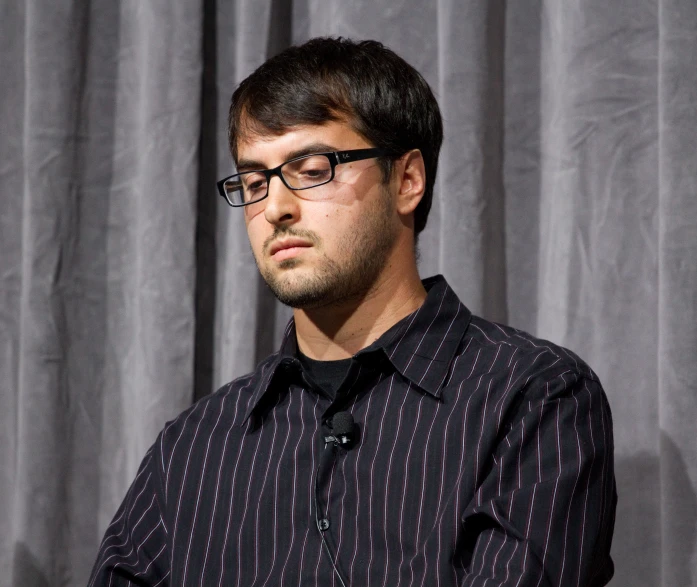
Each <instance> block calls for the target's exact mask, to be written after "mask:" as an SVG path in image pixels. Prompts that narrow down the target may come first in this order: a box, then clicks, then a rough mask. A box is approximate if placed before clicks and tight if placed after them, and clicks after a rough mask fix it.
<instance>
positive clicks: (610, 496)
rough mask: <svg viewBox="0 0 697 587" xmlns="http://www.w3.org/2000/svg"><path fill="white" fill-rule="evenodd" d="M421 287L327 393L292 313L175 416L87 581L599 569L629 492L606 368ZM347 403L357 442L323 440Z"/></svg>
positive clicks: (583, 578) (288, 579) (572, 581)
mask: <svg viewBox="0 0 697 587" xmlns="http://www.w3.org/2000/svg"><path fill="white" fill-rule="evenodd" d="M424 285H425V287H426V289H427V291H428V296H427V299H426V301H425V303H424V304H423V305H422V306H421V308H420V309H419V310H417V311H416V312H414V313H413V314H411V315H410V316H407V317H406V318H404V319H403V320H401V321H400V322H398V323H397V324H395V325H394V326H393V327H392V328H391V329H390V330H389V331H388V332H386V333H385V334H384V335H383V336H382V337H380V339H379V340H377V341H376V342H375V343H374V344H372V345H370V346H369V347H367V348H365V349H363V350H361V351H360V352H359V353H357V354H356V355H355V357H354V360H353V361H352V363H351V367H350V369H349V371H348V374H347V376H346V378H345V380H344V382H343V384H342V385H341V388H340V389H339V390H338V391H337V394H336V397H335V398H334V399H333V400H332V399H330V398H329V397H327V396H326V395H325V394H323V393H321V392H320V390H317V389H313V387H312V384H311V382H309V380H306V378H304V377H303V372H302V370H301V367H300V364H299V361H298V360H297V358H296V355H297V342H296V338H295V329H294V326H293V322H292V321H291V323H290V324H289V326H288V329H287V331H286V335H285V337H284V340H283V343H282V345H281V349H280V351H279V352H278V353H276V354H273V355H271V356H270V357H268V358H267V359H266V360H264V361H263V362H262V363H260V365H259V366H258V367H257V369H256V370H255V371H254V372H253V373H252V374H250V375H246V376H244V377H242V378H240V379H237V380H235V381H233V382H232V383H230V384H228V385H226V386H225V387H224V388H222V389H220V390H219V391H217V392H216V393H214V394H212V395H210V396H208V397H206V398H204V399H202V400H201V401H199V402H198V403H196V404H195V405H193V406H192V407H191V408H190V409H188V410H187V411H185V412H184V413H182V414H181V415H180V416H179V417H178V418H177V419H175V420H174V421H172V422H170V423H168V424H167V425H166V426H165V428H164V429H163V430H162V432H161V433H160V435H159V437H158V439H157V441H156V442H155V444H154V445H153V446H152V447H151V449H150V450H149V451H148V452H147V454H146V455H145V458H144V460H143V462H142V464H141V467H140V469H139V471H138V474H137V476H136V478H135V481H134V482H133V484H132V486H131V488H130V489H129V491H128V494H127V495H126V498H125V500H124V502H123V504H122V505H121V507H120V508H119V510H118V512H117V513H116V516H115V518H114V520H113V522H112V524H111V525H110V526H109V528H108V529H107V531H106V535H105V537H104V540H103V542H102V545H101V548H100V551H99V555H98V557H97V561H96V563H95V567H94V570H93V574H92V577H91V580H90V585H111V586H114V587H115V586H121V585H123V586H125V585H204V586H206V587H208V586H223V585H224V586H226V587H229V586H245V587H249V586H252V585H258V586H262V585H269V586H271V585H273V586H278V585H288V586H290V585H293V586H296V585H314V586H327V585H341V583H340V579H339V578H338V577H337V572H338V573H341V575H342V576H343V580H344V581H345V582H346V583H347V584H348V585H353V586H359V585H360V586H368V585H373V586H390V587H394V586H404V587H406V586H413V585H419V586H421V585H428V586H432V585H440V586H443V587H445V586H449V585H478V586H483V585H485V584H486V585H487V586H488V587H493V586H494V585H511V586H518V587H523V586H548V585H564V586H566V585H570V586H581V585H583V586H586V585H593V586H596V585H605V584H606V583H607V581H608V580H609V579H610V577H611V576H612V573H613V566H612V561H611V559H610V556H609V551H610V542H611V537H612V531H613V525H614V514H615V504H616V493H615V483H614V474H613V443H612V419H611V415H610V409H609V406H608V403H607V399H606V397H605V394H604V392H603V390H602V388H601V386H600V383H599V382H598V378H597V377H596V375H595V374H594V373H593V371H592V370H591V369H590V368H589V367H588V366H587V365H586V364H585V363H583V361H581V359H579V358H578V357H577V356H576V355H574V354H573V353H571V352H569V351H568V350H565V349H563V348H561V347H559V346H556V345H554V344H552V343H550V342H547V341H543V340H539V339H536V338H534V337H532V336H531V335H529V334H526V333H524V332H521V331H519V330H515V329H513V328H510V327H506V326H500V325H497V324H493V323H491V322H488V321H486V320H483V319H481V318H478V317H475V316H472V315H471V314H470V312H469V311H468V310H467V308H465V306H463V305H462V304H461V303H460V301H459V300H458V298H457V296H456V295H455V293H454V292H453V291H452V290H451V289H450V287H449V286H448V285H447V283H446V282H445V280H444V279H443V278H442V277H440V276H439V277H435V278H430V279H427V280H425V281H424ZM338 411H348V412H350V413H351V414H352V415H353V418H354V420H355V422H356V428H357V430H356V432H357V436H358V438H357V441H356V442H355V443H354V444H353V445H352V446H350V447H349V448H348V449H346V448H344V447H337V446H335V445H334V444H332V443H329V444H325V441H324V436H325V435H326V434H328V433H330V432H331V430H330V428H329V426H330V424H331V417H332V415H333V414H334V413H336V412H338ZM319 527H322V528H324V530H320V529H319ZM322 538H324V540H325V541H326V544H323V542H322ZM332 559H333V560H332ZM334 565H335V566H336V571H335V569H334V568H333V566H334Z"/></svg>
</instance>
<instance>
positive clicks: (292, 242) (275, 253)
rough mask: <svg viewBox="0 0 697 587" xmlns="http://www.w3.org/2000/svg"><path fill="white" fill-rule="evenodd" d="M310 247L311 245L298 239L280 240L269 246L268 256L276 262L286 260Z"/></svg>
mask: <svg viewBox="0 0 697 587" xmlns="http://www.w3.org/2000/svg"><path fill="white" fill-rule="evenodd" d="M311 246H312V243H310V242H308V241H306V240H303V239H300V238H287V239H281V240H277V241H276V242H274V243H273V244H272V245H271V247H270V248H269V255H270V256H271V257H272V258H274V259H276V260H282V259H287V258H289V257H292V256H294V255H296V254H298V253H300V252H301V251H302V249H307V248H309V247H311Z"/></svg>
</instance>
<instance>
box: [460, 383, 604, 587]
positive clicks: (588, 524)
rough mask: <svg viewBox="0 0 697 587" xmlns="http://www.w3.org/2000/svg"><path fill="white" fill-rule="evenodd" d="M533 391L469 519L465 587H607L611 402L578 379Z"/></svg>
mask: <svg viewBox="0 0 697 587" xmlns="http://www.w3.org/2000/svg"><path fill="white" fill-rule="evenodd" d="M532 385H534V387H535V389H534V390H532V392H531V393H528V391H530V387H529V386H528V389H527V390H524V393H523V395H522V402H521V403H520V404H519V406H518V407H517V409H515V410H514V411H515V416H513V417H512V418H511V420H510V422H509V423H508V424H507V425H505V426H504V428H503V431H502V435H503V439H502V440H501V442H500V443H499V445H498V449H497V451H496V454H495V455H494V457H493V462H492V463H491V467H490V469H489V471H488V473H486V475H485V476H484V478H483V480H482V482H481V483H480V484H479V486H478V491H477V492H476V494H475V498H474V499H473V500H472V502H471V503H469V504H468V505H467V507H466V509H465V511H464V512H463V516H462V523H463V527H464V534H465V537H466V538H465V540H464V544H463V545H462V549H463V553H462V556H463V560H464V561H465V562H466V561H467V560H468V559H469V565H467V573H466V574H465V576H464V577H463V582H462V585H463V586H465V585H466V586H483V585H484V584H486V585H487V587H494V586H497V585H498V586H509V585H510V586H516V587H528V586H531V587H552V586H560V585H564V586H578V587H591V586H592V587H596V586H601V585H606V584H607V582H608V581H609V580H610V578H611V577H612V575H613V565H612V560H611V559H610V543H611V540H612V531H613V527H614V521H615V506H616V503H617V493H616V489H615V478H614V466H613V437H612V418H611V414H610V408H609V405H608V403H607V398H606V397H605V393H604V392H603V390H602V388H601V386H600V384H599V383H598V382H597V381H596V380H593V379H588V378H586V377H583V376H581V375H578V374H574V373H569V372H567V373H564V374H561V375H558V376H557V377H555V378H554V379H552V380H550V381H547V382H543V381H538V382H536V383H533V384H532Z"/></svg>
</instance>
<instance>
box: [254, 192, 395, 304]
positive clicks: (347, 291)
mask: <svg viewBox="0 0 697 587" xmlns="http://www.w3.org/2000/svg"><path fill="white" fill-rule="evenodd" d="M376 199H377V200H379V203H378V204H377V205H376V206H375V209H374V210H371V211H369V212H368V213H367V214H366V215H365V217H364V219H363V221H362V222H360V223H358V226H356V229H355V230H354V231H352V232H351V233H350V234H346V235H344V237H343V238H342V239H341V241H340V242H339V243H338V247H337V250H338V251H346V252H347V253H348V254H347V255H346V257H345V258H344V259H342V260H341V261H337V260H335V259H330V258H329V257H327V256H326V255H322V256H321V257H320V258H319V259H318V262H317V263H316V268H315V270H314V271H313V272H312V273H311V274H310V273H304V274H302V275H289V274H288V273H287V272H289V271H292V269H293V268H294V267H297V266H300V265H301V264H302V260H300V259H294V258H293V259H286V260H285V261H281V262H280V263H278V265H277V270H276V271H272V270H270V269H269V268H268V267H262V265H261V264H260V263H259V261H258V259H257V266H258V267H259V271H260V273H261V275H262V277H263V278H264V281H265V282H266V284H267V285H268V286H269V289H271V291H272V292H273V294H274V295H275V296H276V298H277V299H278V300H279V301H280V302H281V303H282V304H285V305H286V306H290V307H291V308H296V309H303V310H308V309H313V308H320V307H326V306H338V305H342V304H344V303H347V302H350V301H355V300H360V299H362V298H363V297H365V295H366V294H367V293H368V292H369V291H370V290H371V289H372V288H373V286H374V285H375V283H376V282H377V280H378V278H379V276H380V274H381V273H382V271H383V269H384V268H385V265H386V263H387V259H388V257H389V254H390V252H391V251H392V248H393V247H394V244H395V241H396V239H397V230H396V227H395V226H394V224H393V223H392V222H391V220H390V214H391V213H392V210H391V207H390V199H389V194H388V193H381V194H380V195H379V196H378V198H376ZM281 234H283V233H281ZM285 234H289V235H295V236H309V235H303V234H302V233H299V232H296V231H293V230H292V229H291V230H289V231H286V232H285ZM315 240H316V239H315Z"/></svg>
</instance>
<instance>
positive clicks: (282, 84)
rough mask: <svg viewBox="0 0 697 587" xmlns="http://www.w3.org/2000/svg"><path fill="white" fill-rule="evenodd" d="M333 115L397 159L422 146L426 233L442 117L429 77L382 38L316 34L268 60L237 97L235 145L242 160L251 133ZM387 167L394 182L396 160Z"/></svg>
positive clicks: (417, 226)
mask: <svg viewBox="0 0 697 587" xmlns="http://www.w3.org/2000/svg"><path fill="white" fill-rule="evenodd" d="M331 120H346V121H347V122H348V123H349V124H350V125H351V126H352V127H353V128H354V130H355V131H356V132H357V133H358V134H360V135H361V136H363V137H364V138H365V139H366V140H367V141H369V142H370V143H372V144H373V145H374V146H376V147H381V148H383V149H387V150H389V151H393V152H395V153H396V154H397V155H396V156H399V155H402V154H404V153H406V152H407V151H409V150H411V149H419V150H420V151H421V154H422V156H423V158H424V163H425V168H426V189H425V193H424V196H423V198H422V200H421V202H420V203H419V205H418V207H417V208H416V211H415V213H414V232H415V234H418V233H420V232H421V231H422V230H423V229H424V227H425V226H426V219H427V218H428V212H429V210H430V209H431V201H432V200H433V186H434V184H435V180H436V171H437V169H438V153H439V151H440V146H441V143H442V141H443V122H442V120H441V115H440V110H439V108H438V103H437V102H436V99H435V97H434V96H433V92H432V91H431V88H430V87H429V86H428V84H427V83H426V80H424V78H423V77H422V76H421V74H420V73H419V72H418V71H416V70H415V69H414V68H413V67H412V66H411V65H409V64H408V63H407V62H406V61H404V59H402V58H401V57H399V56H398V55H397V54H396V53H394V52H393V51H391V50H390V49H388V48H387V47H385V46H383V45H382V44H381V43H378V42H377V41H359V42H356V41H352V40H350V39H342V38H341V37H339V38H316V39H311V40H310V41H308V42H306V43H304V44H303V45H299V46H295V47H290V48H288V49H286V50H285V51H283V52H281V53H279V54H278V55H276V56H275V57H272V58H271V59H269V60H268V61H267V62H266V63H264V64H263V65H261V66H260V67H259V68H257V69H256V71H254V73H252V74H251V75H250V76H249V77H247V78H246V79H245V80H244V81H243V82H242V83H241V84H240V85H239V87H238V88H237V90H235V93H234V94H233V95H232V104H231V106H230V117H229V121H228V123H229V125H228V133H229V134H228V136H229V141H230V150H231V152H232V156H233V158H234V159H235V160H237V142H238V140H239V139H240V137H242V136H244V135H245V134H246V133H253V134H257V133H260V134H266V133H272V134H278V135H280V134H283V133H284V132H286V131H287V130H288V129H289V128H291V127H293V126H297V125H306V124H317V125H319V124H323V123H325V122H328V121H331ZM380 164H381V167H382V169H383V176H384V179H385V181H387V179H388V178H389V175H390V172H391V169H392V160H390V159H389V158H387V159H383V160H381V161H380Z"/></svg>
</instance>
